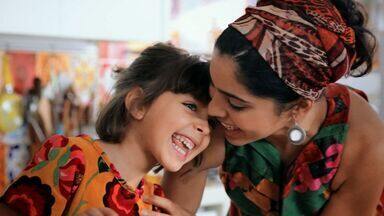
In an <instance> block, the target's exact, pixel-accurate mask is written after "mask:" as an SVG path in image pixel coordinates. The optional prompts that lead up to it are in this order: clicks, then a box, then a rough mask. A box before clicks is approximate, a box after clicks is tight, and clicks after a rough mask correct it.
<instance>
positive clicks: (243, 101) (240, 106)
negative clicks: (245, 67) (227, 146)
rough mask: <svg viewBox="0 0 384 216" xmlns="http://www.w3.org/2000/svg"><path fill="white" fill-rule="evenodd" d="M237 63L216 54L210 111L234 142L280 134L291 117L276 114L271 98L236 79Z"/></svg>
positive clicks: (240, 142)
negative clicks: (253, 92)
mask: <svg viewBox="0 0 384 216" xmlns="http://www.w3.org/2000/svg"><path fill="white" fill-rule="evenodd" d="M236 71H237V64H236V63H235V61H234V60H233V59H232V58H231V57H229V56H227V55H220V54H218V53H217V52H215V53H214V55H213V58H212V61H211V64H210V74H211V79H212V85H211V87H210V94H211V97H212V100H211V102H210V103H209V108H208V113H209V115H211V116H214V117H216V118H217V120H218V121H219V122H220V123H221V124H222V125H223V126H224V128H225V138H226V139H227V140H228V141H229V142H230V143H232V144H234V145H244V144H247V143H250V142H253V141H256V140H260V139H263V138H267V137H269V136H271V135H278V134H279V132H280V130H281V129H282V128H283V127H284V126H285V125H286V124H287V121H288V118H285V117H284V116H283V115H278V114H277V113H276V110H277V107H276V106H277V105H276V104H275V102H274V101H273V100H272V99H266V98H260V97H257V96H254V95H252V93H251V92H250V91H248V90H247V88H246V86H244V85H243V84H242V83H240V82H239V81H238V79H237V78H236V74H235V73H236Z"/></svg>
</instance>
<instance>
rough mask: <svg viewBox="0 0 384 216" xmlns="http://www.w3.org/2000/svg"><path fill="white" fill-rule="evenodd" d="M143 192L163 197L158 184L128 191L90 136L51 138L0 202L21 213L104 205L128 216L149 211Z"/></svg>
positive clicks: (73, 211)
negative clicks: (144, 210)
mask: <svg viewBox="0 0 384 216" xmlns="http://www.w3.org/2000/svg"><path fill="white" fill-rule="evenodd" d="M144 193H146V194H156V195H159V196H164V193H163V191H162V189H161V187H160V186H159V185H153V184H148V183H146V182H145V181H144V180H142V181H141V182H140V184H139V185H138V186H137V188H135V189H133V188H131V187H129V186H128V185H127V183H126V182H125V181H124V179H122V178H121V177H120V174H119V172H118V171H117V170H116V169H115V167H114V165H113V164H112V163H111V162H110V160H109V158H108V156H107V155H106V154H105V153H104V152H103V151H102V149H101V148H100V147H99V146H98V144H97V141H94V140H92V139H91V138H90V137H88V136H85V135H82V136H79V137H71V138H67V137H64V136H61V135H55V136H53V137H51V138H50V139H48V140H47V141H46V142H45V143H44V144H43V146H42V147H41V148H40V150H39V151H38V152H36V154H35V155H34V157H33V158H32V160H31V161H30V163H29V164H28V166H27V167H26V168H25V169H24V171H23V172H22V173H21V174H20V176H19V177H18V178H17V179H16V180H15V181H14V182H13V183H12V184H11V185H9V186H8V188H7V189H6V190H5V191H4V193H3V195H2V196H1V198H0V202H2V203H4V204H6V205H7V206H8V207H10V208H11V209H13V210H14V211H17V212H19V213H21V214H22V215H36V216H38V215H76V214H78V213H80V212H82V211H84V210H86V209H87V208H90V207H109V208H112V209H113V210H115V211H116V212H117V213H118V214H119V215H129V216H131V215H139V211H140V210H141V209H143V208H149V209H151V208H152V206H150V205H148V204H144V203H143V202H142V200H141V196H142V195H143V194H144ZM152 209H154V210H158V209H156V208H152Z"/></svg>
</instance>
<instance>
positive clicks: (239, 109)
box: [227, 99, 245, 111]
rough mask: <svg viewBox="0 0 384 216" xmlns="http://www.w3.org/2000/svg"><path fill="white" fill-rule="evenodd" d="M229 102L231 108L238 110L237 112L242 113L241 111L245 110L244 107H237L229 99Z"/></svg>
mask: <svg viewBox="0 0 384 216" xmlns="http://www.w3.org/2000/svg"><path fill="white" fill-rule="evenodd" d="M227 102H228V104H229V106H230V107H231V108H233V109H234V110H236V111H241V110H243V109H244V108H245V107H243V106H238V105H235V104H233V103H231V100H229V99H228V101H227Z"/></svg>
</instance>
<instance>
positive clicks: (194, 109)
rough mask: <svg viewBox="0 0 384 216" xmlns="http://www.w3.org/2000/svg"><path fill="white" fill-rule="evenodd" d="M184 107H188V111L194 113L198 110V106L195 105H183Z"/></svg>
mask: <svg viewBox="0 0 384 216" xmlns="http://www.w3.org/2000/svg"><path fill="white" fill-rule="evenodd" d="M183 105H184V106H186V107H187V108H188V109H190V110H192V111H196V110H197V106H196V104H193V103H183Z"/></svg>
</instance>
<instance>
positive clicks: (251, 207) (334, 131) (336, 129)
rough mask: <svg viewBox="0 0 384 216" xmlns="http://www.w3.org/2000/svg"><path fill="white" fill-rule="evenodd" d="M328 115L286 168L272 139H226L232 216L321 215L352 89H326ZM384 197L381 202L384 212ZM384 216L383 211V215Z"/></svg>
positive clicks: (226, 182)
mask: <svg viewBox="0 0 384 216" xmlns="http://www.w3.org/2000/svg"><path fill="white" fill-rule="evenodd" d="M326 97H327V104H328V105H327V106H328V113H327V117H326V119H325V121H324V122H323V124H322V126H321V128H320V130H319V132H318V133H317V135H315V136H314V137H313V138H312V141H311V142H309V143H308V144H307V145H306V146H305V147H304V149H303V150H302V151H301V152H300V154H299V155H298V157H297V158H296V159H295V161H294V162H293V163H292V164H291V165H290V166H288V168H287V169H284V164H283V163H282V161H281V159H280V154H279V152H278V151H277V149H276V148H275V147H274V146H273V145H272V144H270V143H269V142H267V141H266V140H261V141H256V142H252V143H249V144H247V145H244V146H234V145H231V144H230V143H229V142H228V141H226V153H225V154H226V156H225V160H224V163H223V165H222V172H221V179H222V182H223V184H224V186H225V188H226V192H227V194H228V195H229V197H230V198H231V200H232V205H231V208H230V212H229V215H231V216H239V215H241V216H246V215H252V216H255V215H283V216H284V215H287V216H288V215H289V216H295V215H317V214H318V213H320V212H321V210H322V209H323V207H324V206H325V205H326V203H327V201H328V200H329V198H330V196H331V195H332V191H331V189H330V183H331V182H332V179H333V178H334V177H335V174H336V172H337V170H338V168H339V165H340V160H341V157H342V153H343V148H344V141H345V139H346V135H347V132H348V124H347V122H348V112H349V103H350V98H349V93H348V88H347V87H345V86H342V85H338V84H331V85H330V86H329V87H328V88H327V90H326ZM383 198H384V193H383V195H382V199H381V201H378V203H380V204H379V206H378V208H377V210H378V211H383V208H382V206H383V201H384V199H383ZM380 209H381V210H380ZM381 213H383V212H381Z"/></svg>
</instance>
